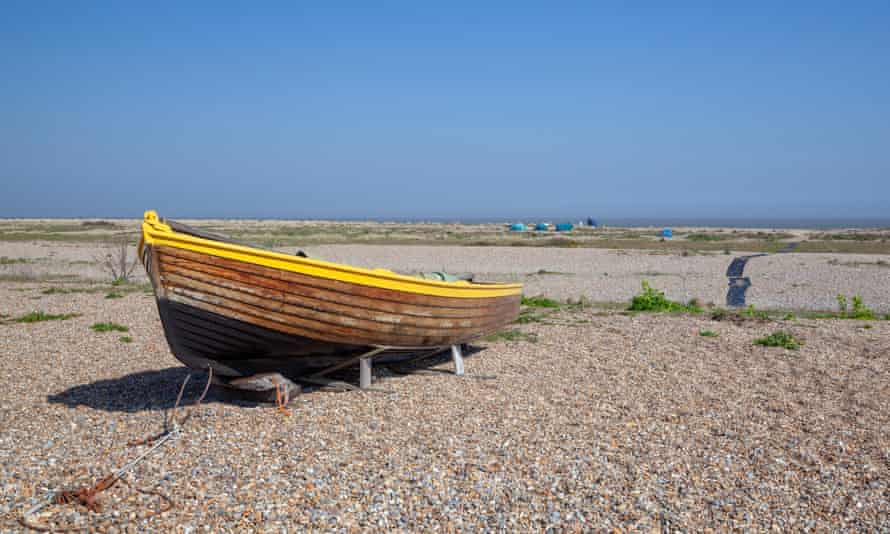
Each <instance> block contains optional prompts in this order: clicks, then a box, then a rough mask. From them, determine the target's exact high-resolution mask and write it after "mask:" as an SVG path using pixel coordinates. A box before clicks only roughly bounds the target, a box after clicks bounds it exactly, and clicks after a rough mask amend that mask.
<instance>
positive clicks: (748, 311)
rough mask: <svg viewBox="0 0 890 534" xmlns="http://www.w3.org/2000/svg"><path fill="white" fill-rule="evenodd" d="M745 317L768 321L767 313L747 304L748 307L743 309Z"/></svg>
mask: <svg viewBox="0 0 890 534" xmlns="http://www.w3.org/2000/svg"><path fill="white" fill-rule="evenodd" d="M745 315H746V316H747V317H752V318H754V319H764V320H768V319H769V313H767V312H765V311H762V310H757V309H755V308H754V305H753V304H749V305H748V307H747V308H745Z"/></svg>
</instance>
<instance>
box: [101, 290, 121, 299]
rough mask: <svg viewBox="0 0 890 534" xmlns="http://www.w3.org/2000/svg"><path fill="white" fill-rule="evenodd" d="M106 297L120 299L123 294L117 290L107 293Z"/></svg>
mask: <svg viewBox="0 0 890 534" xmlns="http://www.w3.org/2000/svg"><path fill="white" fill-rule="evenodd" d="M105 298H107V299H119V298H123V295H121V294H120V293H118V292H117V291H111V292H109V293H106V294H105Z"/></svg>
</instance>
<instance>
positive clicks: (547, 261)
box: [0, 245, 890, 532]
mask: <svg viewBox="0 0 890 534" xmlns="http://www.w3.org/2000/svg"><path fill="white" fill-rule="evenodd" d="M4 246H5V245H4ZM61 250H63V251H64V250H65V249H61ZM310 252H311V253H315V254H317V255H324V256H325V257H327V258H329V259H334V260H347V259H348V260H351V261H356V260H358V261H357V262H358V263H362V264H368V265H387V266H392V267H394V268H401V269H407V270H410V269H424V270H431V269H440V268H442V267H445V268H447V269H448V270H451V271H457V272H459V271H462V270H469V269H465V267H470V266H473V265H476V266H478V265H480V264H481V262H484V263H485V266H486V269H485V270H486V271H488V272H491V273H502V274H503V273H513V274H515V275H516V276H517V277H519V279H523V280H524V281H526V282H527V283H528V285H529V289H530V291H531V292H532V293H535V292H539V291H540V292H542V293H546V294H550V295H557V296H561V294H559V293H558V292H557V291H556V290H557V289H559V288H563V289H564V290H565V291H566V293H565V296H573V297H574V296H577V295H578V292H577V291H578V290H585V291H590V293H588V296H589V297H590V298H591V299H593V300H597V301H605V300H625V299H627V298H629V297H630V295H632V294H633V293H635V292H636V291H637V287H638V284H639V278H638V277H637V278H636V279H635V280H632V278H633V276H632V275H631V273H632V272H637V271H642V270H647V269H652V270H658V271H659V272H676V271H677V270H679V269H683V268H684V266H687V265H689V266H691V265H696V266H700V268H697V269H696V270H695V271H696V272H697V273H700V279H701V280H702V281H701V282H697V283H701V284H703V285H702V287H705V286H706V285H707V284H710V283H711V282H708V283H707V284H705V282H704V281H703V280H704V278H705V275H706V273H709V272H713V273H714V274H715V275H720V276H722V275H724V274H725V266H726V264H728V260H729V258H728V257H725V256H722V255H721V256H694V257H689V258H683V257H679V256H654V255H653V256H649V255H646V254H641V253H632V254H622V253H618V252H610V251H596V250H554V249H522V250H514V249H510V248H503V249H496V250H495V252H496V254H493V253H492V250H491V249H469V248H454V249H451V248H449V249H445V248H444V247H359V246H337V247H333V246H332V247H319V250H318V251H314V250H313V251H310ZM63 253H64V252H57V255H59V254H63ZM0 255H7V256H10V254H9V253H8V252H7V251H6V250H4V251H2V253H0ZM483 258H484V260H483ZM833 258H835V256H824V257H823V256H814V255H783V256H777V257H773V256H770V257H766V258H758V259H755V260H752V261H751V262H750V263H749V269H751V271H750V272H751V276H752V277H759V278H763V280H764V282H763V284H762V286H765V285H766V284H770V283H774V282H776V283H777V284H778V283H781V285H782V286H785V285H787V284H788V283H789V281H790V279H788V280H785V279H781V280H780V279H779V277H778V275H776V276H775V277H773V276H764V274H767V275H769V274H771V273H778V272H780V271H781V270H782V269H794V263H795V261H794V260H797V259H800V261H802V262H804V263H807V262H809V263H807V265H808V266H811V267H812V269H810V268H809V267H807V266H799V269H798V271H797V272H798V273H801V275H802V273H808V275H809V276H810V278H807V279H806V280H805V282H809V283H811V284H813V285H811V286H804V289H805V290H806V291H811V290H812V288H813V287H814V286H815V284H817V283H820V284H824V283H836V284H838V285H839V287H840V285H841V284H855V283H857V281H856V278H857V276H858V275H857V276H851V275H849V274H847V275H845V276H841V275H837V277H836V278H832V277H831V276H829V275H828V274H818V273H828V272H834V270H839V272H847V271H841V270H844V269H858V270H857V271H855V272H857V273H861V272H871V271H869V269H873V270H875V271H879V270H880V269H881V268H880V267H876V266H871V265H866V266H845V265H835V264H830V263H829V261H831V260H832V259H833ZM864 258H866V260H867V261H869V262H874V261H875V260H876V258H875V257H874V256H866V257H864ZM770 261H773V262H774V263H770ZM840 261H842V262H848V263H849V262H853V263H855V261H859V260H856V259H851V258H850V257H848V256H840ZM443 262H450V263H443ZM755 262H757V263H755ZM603 264H606V265H609V267H608V269H610V270H614V271H616V273H617V272H623V273H625V274H624V275H621V276H615V277H614V279H613V280H610V281H609V282H606V281H601V282H599V285H596V286H593V287H592V286H591V284H592V281H593V280H596V276H595V275H596V273H597V272H599V271H598V269H600V268H601V267H597V266H596V265H600V266H602V265H603ZM755 265H757V267H755ZM619 266H621V267H619ZM823 266H825V267H823ZM10 267H14V266H10ZM538 269H547V270H553V271H559V272H566V271H571V272H574V273H576V274H574V275H534V276H531V277H527V276H526V274H527V273H529V272H533V271H534V272H536V271H537V270H538ZM755 269H762V270H755ZM690 270H692V269H690ZM879 272H884V271H879ZM812 273H817V274H816V275H813V274H812ZM746 274H748V271H747V270H746ZM863 276H865V275H863ZM522 277H525V278H522ZM610 278H611V273H610ZM647 278H649V279H650V280H653V281H654V282H656V283H657V285H658V286H659V287H667V286H666V285H663V284H662V282H663V281H669V280H675V279H676V278H677V277H674V276H658V277H655V278H653V277H651V276H649V277H647ZM759 278H755V286H753V287H752V295H753V294H754V293H753V291H754V289H755V288H758V289H759V288H760V287H762V286H761V285H757V284H758V282H756V280H759ZM860 278H861V277H860ZM689 279H691V277H690V278H687V283H688V280H689ZM695 279H696V280H699V275H697V276H696V277H695ZM851 279H852V280H851ZM724 280H725V278H724ZM814 280H816V281H814ZM832 280H836V282H832ZM631 282H634V283H631ZM548 284H552V285H548ZM573 284H574V285H573ZM621 284H626V292H622V291H619V290H618V289H616V286H620V287H621V288H622V290H623V289H624V288H625V286H624V285H621ZM48 285H54V284H48V283H46V282H27V283H21V282H0V314H3V315H5V316H7V320H6V322H5V324H0V380H2V382H3V385H4V387H3V388H2V389H0V428H2V429H3V431H2V433H0V489H2V493H0V517H2V521H0V530H8V531H18V530H21V527H20V526H19V525H18V524H17V523H16V522H15V517H16V514H17V513H19V512H20V511H21V510H22V509H24V508H27V507H29V506H31V505H33V504H34V503H35V502H37V501H38V500H39V499H40V498H41V497H43V496H44V495H46V494H47V492H48V491H50V490H53V489H57V488H76V487H78V486H82V485H85V484H92V483H94V482H95V481H96V480H98V479H99V478H101V477H102V476H105V475H106V474H108V473H109V472H111V471H112V470H113V469H115V468H117V467H119V466H121V465H123V464H125V463H126V462H127V461H129V460H130V459H132V458H134V457H135V456H137V455H138V454H139V453H141V452H143V451H145V450H146V449H147V447H146V446H136V447H128V446H127V442H128V441H130V440H132V439H136V438H142V437H145V436H148V435H151V434H155V433H157V432H158V431H160V430H161V428H162V426H163V421H164V418H165V416H167V415H169V411H170V408H171V407H172V405H173V403H174V400H175V398H176V393H177V391H178V388H179V385H180V384H181V383H182V380H183V379H184V377H185V376H186V375H187V374H188V372H187V371H186V370H185V369H184V368H183V367H182V366H181V365H180V364H179V362H178V361H177V360H176V359H175V358H173V356H172V355H171V354H170V352H169V350H168V348H167V345H166V342H165V340H164V336H163V332H162V329H161V325H160V321H159V320H158V317H157V311H156V308H155V306H154V303H153V298H152V297H150V296H149V295H145V294H143V293H141V292H133V293H127V294H126V295H125V296H124V297H122V298H117V299H106V298H105V297H104V292H97V293H68V294H52V295H44V294H42V293H41V290H42V289H43V288H46V287H47V286H48ZM671 287H672V288H673V289H670V288H669V293H670V292H671V291H677V289H676V286H671ZM696 287H697V286H696ZM715 287H716V286H715ZM807 287H809V288H810V289H806V288H807ZM843 287H849V288H855V287H856V286H855V285H851V286H843ZM878 287H879V288H880V289H882V290H883V291H884V294H879V293H874V294H866V293H865V292H864V291H861V292H862V293H863V295H865V296H866V302H868V303H869V304H871V303H881V302H884V303H886V302H887V299H888V296H887V295H886V293H887V287H886V284H885V285H884V286H880V284H879V285H878ZM802 291H803V293H804V294H805V293H806V291H804V290H802ZM828 291H835V289H830V288H828V287H820V289H819V291H818V292H817V294H816V295H813V296H811V297H805V298H812V299H813V300H812V302H819V300H818V299H819V298H821V297H822V293H825V292H828ZM600 292H602V293H603V294H604V295H605V296H601V294H600ZM850 292H852V290H851V291H850ZM696 296H699V297H700V298H707V297H706V296H704V295H696ZM881 299H884V300H881ZM795 302H796V301H795ZM32 310H43V311H45V312H48V313H59V314H62V313H80V314H82V315H80V316H78V317H74V318H71V319H68V320H64V321H47V322H39V323H33V324H22V323H14V322H9V321H8V319H9V317H16V316H20V315H23V314H25V313H27V312H30V311H32ZM103 321H115V322H117V323H121V324H124V325H126V326H128V327H129V329H130V330H129V332H127V333H126V334H122V333H117V332H108V333H99V332H93V331H92V330H91V329H90V325H92V324H93V323H95V322H103ZM517 328H519V329H521V330H522V331H524V332H525V333H526V334H529V335H531V336H536V337H537V341H536V342H532V341H528V340H526V341H497V342H478V343H476V344H475V345H474V347H475V349H474V351H473V353H472V354H471V355H469V356H468V357H467V359H466V367H467V373H468V374H469V375H470V376H468V377H466V378H458V377H455V376H453V375H451V374H450V373H448V372H447V371H448V370H450V363H448V362H447V361H440V362H438V363H437V364H436V365H435V367H432V368H430V369H425V370H421V371H420V372H418V373H413V374H407V375H404V374H400V373H396V372H394V371H391V370H388V369H385V368H382V367H378V368H376V369H375V372H376V374H377V381H376V384H375V385H376V386H377V388H379V389H381V390H382V391H376V392H347V393H332V392H325V391H320V390H315V391H310V392H307V393H305V394H303V395H301V396H299V397H297V398H296V399H295V400H294V401H293V402H292V404H291V406H290V408H291V414H290V415H285V414H284V413H282V412H279V411H277V410H276V409H274V408H272V407H268V406H256V405H251V404H246V403H238V402H233V401H228V400H224V399H222V398H221V397H220V396H218V394H217V393H216V392H213V393H211V395H210V396H209V398H208V400H207V401H205V403H204V404H202V405H201V406H199V407H194V406H192V403H193V399H195V398H197V396H198V395H199V394H200V391H201V389H202V387H203V383H204V382H203V381H204V380H205V378H206V377H204V376H202V375H201V374H195V376H194V377H193V379H192V381H191V382H190V383H189V386H188V388H187V389H186V392H185V398H186V399H187V401H186V402H185V403H184V404H185V405H186V406H185V408H183V409H181V410H180V412H179V415H180V416H181V415H183V413H192V414H193V417H192V418H191V419H190V420H189V421H188V422H187V423H186V424H185V426H184V432H183V435H182V437H181V438H180V439H179V440H177V441H175V442H173V443H172V444H170V445H168V446H166V447H164V448H163V449H162V450H161V452H159V453H157V454H154V455H152V456H149V457H148V458H147V459H146V460H145V461H144V462H142V463H141V464H139V466H138V467H137V468H136V469H135V470H134V471H133V472H132V473H131V474H130V475H128V477H127V480H128V481H129V482H130V483H131V484H132V486H127V485H123V484H120V485H118V486H115V487H114V488H112V489H111V490H109V491H108V492H106V493H105V494H104V501H103V508H102V511H101V512H98V513H96V512H88V511H87V510H86V509H84V508H82V507H79V506H75V505H64V506H59V505H53V506H50V507H49V508H47V509H46V510H45V511H44V513H42V514H39V515H38V516H37V517H36V518H35V521H37V522H40V523H41V524H47V523H51V524H54V525H55V526H56V528H62V527H66V526H75V527H83V528H92V529H95V530H99V531H107V532H144V531H156V532H166V531H170V530H172V529H174V528H175V529H177V530H178V531H183V532H185V531H188V532H204V531H214V532H216V531H229V532H244V531H261V532H265V531H273V532H277V531H283V530H285V529H286V530H304V529H309V530H338V531H354V530H367V531H380V530H406V531H473V532H476V531H480V530H485V529H488V530H494V531H527V530H536V531H537V530H543V529H547V528H553V529H555V530H568V531H580V530H609V531H613V530H615V531H641V530H643V531H651V530H656V529H657V530H664V529H670V530H680V531H684V530H685V531H700V530H704V529H708V528H711V529H714V530H717V531H725V530H728V529H731V528H733V529H740V530H751V531H762V530H767V529H776V530H780V531H785V530H812V531H825V530H841V531H851V532H854V531H880V530H884V531H886V530H888V529H890V433H888V432H887V430H886V429H887V428H890V359H888V357H890V322H888V321H874V322H870V323H865V322H861V321H849V320H848V321H841V320H832V321H826V320H820V321H816V320H793V321H758V320H753V319H751V320H745V321H742V322H730V321H722V322H718V321H712V320H709V319H708V318H706V317H697V316H672V315H638V316H624V315H621V314H614V313H612V314H603V313H600V312H597V311H595V310H591V309H587V310H574V311H563V312H556V313H555V314H554V315H552V316H550V317H548V318H547V319H546V323H530V324H526V325H521V326H517ZM705 329H707V330H712V331H714V332H715V333H717V334H718V336H717V337H702V336H700V331H702V330H705ZM779 329H784V330H788V331H790V332H791V333H793V334H794V335H795V336H796V337H797V338H799V339H800V340H802V341H803V343H804V345H803V347H802V348H801V349H800V350H799V351H788V350H784V349H780V348H764V347H759V346H755V345H754V344H753V340H754V339H755V338H757V337H761V336H764V335H767V334H770V333H772V332H774V331H776V330H779ZM122 335H128V336H131V337H132V342H131V343H124V342H122V341H120V339H119V338H120V337H121V336H122ZM355 375H357V372H356V373H355ZM354 379H356V380H357V376H355V377H354ZM136 487H139V488H145V489H150V490H153V491H156V492H160V493H162V494H164V495H166V496H168V497H169V498H170V499H172V501H173V502H174V503H175V506H174V508H173V509H171V510H170V511H168V512H165V513H162V514H159V515H151V511H153V510H157V509H158V508H159V506H160V505H161V500H160V498H159V497H157V496H155V495H148V494H143V493H139V492H137V491H136V490H135V489H134V488H136Z"/></svg>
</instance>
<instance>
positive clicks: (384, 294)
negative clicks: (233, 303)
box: [158, 247, 519, 308]
mask: <svg viewBox="0 0 890 534" xmlns="http://www.w3.org/2000/svg"><path fill="white" fill-rule="evenodd" d="M158 250H159V252H160V254H161V255H162V256H165V255H169V256H176V257H179V258H184V259H190V260H193V261H198V262H203V263H208V264H210V265H218V266H220V267H223V268H225V269H230V270H232V271H233V272H244V273H250V274H258V275H261V276H266V277H269V278H273V279H278V280H282V281H285V282H292V283H296V284H297V285H304V286H308V287H317V288H320V289H328V290H331V291H335V292H340V293H345V294H347V295H363V296H366V297H371V298H375V299H381V300H388V301H390V302H395V303H416V304H421V305H423V306H426V307H430V306H433V307H447V308H477V307H479V306H486V305H488V304H498V303H499V302H501V301H502V299H518V298H519V295H518V294H516V295H510V296H507V297H483V298H460V297H442V296H437V295H422V294H419V293H408V292H404V291H396V290H393V289H384V288H380V287H373V286H365V285H361V284H354V283H350V282H343V281H340V280H332V279H329V278H322V277H316V276H309V275H305V274H301V273H294V272H291V271H282V270H278V269H273V268H270V267H264V266H261V265H254V264H250V263H245V262H240V261H236V260H230V259H226V258H219V257H216V256H210V255H208V254H202V253H198V252H192V251H188V250H182V249H177V248H173V247H159V249H158ZM470 287H472V285H471V286H470Z"/></svg>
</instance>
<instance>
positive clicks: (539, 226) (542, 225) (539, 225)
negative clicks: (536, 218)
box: [535, 223, 550, 232]
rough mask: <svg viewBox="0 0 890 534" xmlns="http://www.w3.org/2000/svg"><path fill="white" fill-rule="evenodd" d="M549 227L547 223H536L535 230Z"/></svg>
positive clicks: (544, 230) (541, 230)
mask: <svg viewBox="0 0 890 534" xmlns="http://www.w3.org/2000/svg"><path fill="white" fill-rule="evenodd" d="M549 229H550V227H549V226H547V223H538V224H536V225H535V231H536V232H546V231H547V230H549Z"/></svg>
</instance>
